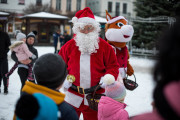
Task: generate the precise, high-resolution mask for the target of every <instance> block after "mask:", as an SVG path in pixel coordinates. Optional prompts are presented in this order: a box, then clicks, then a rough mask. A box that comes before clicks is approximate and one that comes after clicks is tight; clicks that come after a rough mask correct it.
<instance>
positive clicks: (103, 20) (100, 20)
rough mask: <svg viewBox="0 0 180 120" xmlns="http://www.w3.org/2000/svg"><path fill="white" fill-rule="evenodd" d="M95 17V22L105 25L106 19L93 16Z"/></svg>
mask: <svg viewBox="0 0 180 120" xmlns="http://www.w3.org/2000/svg"><path fill="white" fill-rule="evenodd" d="M94 17H95V20H96V21H97V22H99V23H107V20H106V18H103V17H99V16H96V15H95V16H94ZM69 22H72V20H69Z"/></svg>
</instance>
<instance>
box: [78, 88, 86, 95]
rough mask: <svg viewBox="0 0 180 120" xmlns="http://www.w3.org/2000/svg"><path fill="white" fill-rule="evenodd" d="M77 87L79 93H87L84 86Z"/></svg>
mask: <svg viewBox="0 0 180 120" xmlns="http://www.w3.org/2000/svg"><path fill="white" fill-rule="evenodd" d="M77 89H78V93H79V94H82V95H84V94H85V92H84V88H82V87H80V86H77ZM81 91H82V92H81Z"/></svg>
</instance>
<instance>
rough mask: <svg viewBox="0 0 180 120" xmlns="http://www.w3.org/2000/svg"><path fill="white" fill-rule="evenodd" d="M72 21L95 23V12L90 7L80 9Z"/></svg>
mask: <svg viewBox="0 0 180 120" xmlns="http://www.w3.org/2000/svg"><path fill="white" fill-rule="evenodd" d="M72 22H73V23H74V24H75V23H94V22H96V21H95V17H94V14H93V12H92V11H91V9H90V8H89V7H86V8H84V9H83V10H79V11H78V12H77V13H76V14H75V17H73V18H72Z"/></svg>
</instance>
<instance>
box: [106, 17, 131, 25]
mask: <svg viewBox="0 0 180 120" xmlns="http://www.w3.org/2000/svg"><path fill="white" fill-rule="evenodd" d="M120 19H124V20H126V21H127V22H128V20H127V19H125V18H124V17H123V16H118V17H116V18H113V19H111V20H109V21H107V23H108V24H111V23H113V22H116V21H117V20H120Z"/></svg>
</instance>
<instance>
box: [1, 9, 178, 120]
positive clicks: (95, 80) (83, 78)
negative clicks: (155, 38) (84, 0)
mask: <svg viewBox="0 0 180 120" xmlns="http://www.w3.org/2000/svg"><path fill="white" fill-rule="evenodd" d="M72 22H73V25H74V26H73V28H72V29H73V32H74V36H73V38H72V39H71V40H69V39H70V37H69V36H68V35H67V33H66V32H65V35H61V34H60V30H57V31H56V33H55V34H54V35H53V37H54V47H55V53H47V54H44V55H42V56H40V57H39V58H38V52H37V49H36V48H34V46H33V45H34V41H35V39H36V37H35V34H34V33H33V32H30V33H29V34H28V35H27V36H25V35H24V34H22V33H18V36H17V39H18V45H17V43H14V44H13V45H11V43H10V39H9V37H8V35H7V34H6V33H3V32H0V36H1V37H0V38H3V39H2V40H0V45H1V46H0V73H1V78H0V79H3V83H4V93H6V94H7V93H8V79H9V76H10V75H11V74H12V72H13V71H14V69H16V68H17V67H18V74H19V77H20V80H21V84H22V87H21V95H20V98H19V99H18V101H17V103H16V106H15V113H14V118H13V119H14V120H19V119H22V120H25V119H31V120H32V119H33V120H51V119H53V120H54V119H61V120H79V118H80V115H81V114H83V118H84V120H110V119H113V120H128V119H131V120H147V119H148V120H171V119H174V120H179V119H180V102H179V100H180V94H179V91H180V77H179V74H180V71H179V67H180V63H179V61H180V54H179V50H180V47H179V46H180V41H179V39H180V31H179V27H180V18H179V17H177V18H176V22H175V23H174V24H173V26H171V27H170V28H168V30H167V31H166V32H164V33H163V35H162V36H161V37H160V39H159V42H158V43H159V56H158V60H157V63H156V65H155V69H154V80H155V82H156V85H155V89H154V93H153V100H154V101H153V104H152V105H153V111H152V112H150V113H145V114H142V115H137V116H131V117H129V114H128V112H127V111H126V110H125V107H126V106H127V105H126V103H124V99H125V97H126V88H125V86H124V84H123V83H122V81H121V80H119V79H118V78H119V75H120V74H119V67H120V66H119V64H118V61H117V58H116V54H115V52H114V49H113V48H112V47H111V45H109V44H108V43H107V42H106V41H105V40H103V39H102V38H100V37H99V32H100V27H99V23H98V22H96V21H95V18H94V14H93V13H92V11H91V9H90V8H88V7H87V8H84V9H83V10H80V11H78V12H77V13H76V14H75V17H73V19H72ZM25 38H26V39H25ZM58 40H60V42H61V49H60V51H59V52H58V54H56V53H57V42H58ZM10 45H11V47H10V48H11V50H12V54H11V58H12V59H13V60H14V61H15V65H14V66H13V67H12V69H11V70H10V71H9V72H8V63H7V62H8V61H7V52H8V51H9V46H10ZM12 46H13V47H12ZM16 47H19V50H18V51H16V49H15V48H16ZM24 49H26V50H24ZM20 50H24V51H26V52H24V53H25V54H26V56H25V55H23V54H22V53H21V51H20ZM32 65H33V67H32ZM32 72H33V75H32ZM61 88H63V89H64V90H65V94H64V93H62V92H60V91H59V90H60V89H61ZM96 88H97V92H96V93H98V94H102V93H105V95H106V96H102V97H101V98H100V100H99V104H98V110H97V111H95V110H93V109H91V108H90V106H89V104H88V101H87V99H86V96H87V94H91V93H93V92H94V91H95V89H96Z"/></svg>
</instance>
